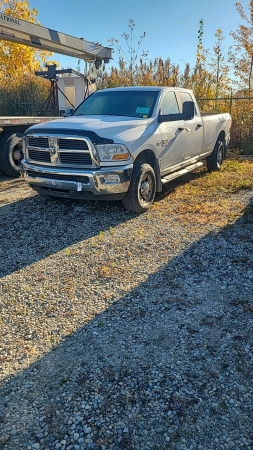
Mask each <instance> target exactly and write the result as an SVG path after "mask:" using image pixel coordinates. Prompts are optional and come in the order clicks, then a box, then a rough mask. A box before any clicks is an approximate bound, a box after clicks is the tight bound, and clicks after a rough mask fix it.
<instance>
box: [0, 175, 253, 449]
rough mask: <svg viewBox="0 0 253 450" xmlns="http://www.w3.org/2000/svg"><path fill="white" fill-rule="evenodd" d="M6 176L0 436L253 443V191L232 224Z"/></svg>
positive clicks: (169, 203) (149, 444)
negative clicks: (71, 195) (59, 193)
mask: <svg viewBox="0 0 253 450" xmlns="http://www.w3.org/2000/svg"><path fill="white" fill-rule="evenodd" d="M0 183H1V186H0V187H1V189H0V206H1V207H0V226H1V228H0V246H1V259H0V264H1V269H0V274H1V279H0V295H1V304H0V327H1V342H0V362H1V367H0V380H1V384H0V386H1V387H0V449H1V448H4V449H5V450H23V449H27V450H28V449H30V450H36V449H37V450H51V449H52V450H53V449H59V450H84V449H89V448H90V449H99V448H101V449H103V450H107V449H112V450H116V449H119V450H120V449H122V450H123V449H126V450H128V449H134V450H135V449H136V450H138V449H140V450H142V449H150V450H155V449H161V450H167V449H177V450H181V449H182V450H190V449H193V450H198V449H199V450H200V449H203V450H209V449H210V450H214V449H217V450H220V449H235V450H236V449H243V450H246V449H247V450H248V449H252V448H253V419H252V418H253V383H252V381H253V371H252V364H253V347H252V342H253V338H252V325H253V296H252V288H253V256H252V255H253V217H252V209H253V205H252V204H251V198H252V195H253V191H250V190H248V191H242V192H239V193H237V194H230V196H228V198H227V201H228V202H230V203H231V208H232V207H233V204H235V205H238V202H240V203H241V205H242V207H241V211H240V212H239V214H238V215H237V217H236V218H235V219H234V220H233V222H231V223H230V224H229V225H228V226H225V227H222V226H218V225H217V222H211V223H207V224H199V223H191V222H187V221H185V220H182V212H181V211H180V214H179V213H178V212H177V207H176V201H175V200H173V194H171V195H167V196H165V197H163V198H161V199H158V201H157V203H156V204H155V207H154V208H153V209H152V210H151V211H149V212H148V213H146V214H144V215H142V216H134V215H132V214H130V213H127V212H126V211H125V210H124V209H123V207H122V206H121V203H111V204H110V203H96V202H94V203H88V202H87V203H86V202H84V203H79V202H71V201H57V200H56V201H52V202H50V201H46V200H44V199H41V198H39V197H38V196H37V195H35V194H34V193H33V192H32V191H31V190H30V189H29V188H28V187H27V186H26V185H25V184H24V183H23V182H22V181H21V180H9V181H5V180H4V179H2V180H0ZM224 195H226V194H224ZM232 209H233V208H232ZM199 214H201V212H200V213H199Z"/></svg>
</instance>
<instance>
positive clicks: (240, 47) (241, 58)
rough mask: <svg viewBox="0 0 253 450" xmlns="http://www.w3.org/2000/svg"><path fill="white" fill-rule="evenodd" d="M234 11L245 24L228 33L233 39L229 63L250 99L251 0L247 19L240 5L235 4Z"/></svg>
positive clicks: (252, 60)
mask: <svg viewBox="0 0 253 450" xmlns="http://www.w3.org/2000/svg"><path fill="white" fill-rule="evenodd" d="M236 9H237V11H238V13H239V15H240V17H241V19H242V20H243V21H244V22H246V24H242V25H239V28H238V29H237V30H236V31H232V32H231V33H230V34H231V36H232V37H233V39H234V51H233V53H232V52H231V54H230V61H231V62H232V64H233V66H234V72H235V75H236V77H238V79H239V80H240V81H241V84H242V86H247V88H248V95H249V97H250V96H251V81H252V74H253V0H250V2H249V17H248V16H247V15H246V13H245V10H244V8H243V6H242V4H241V3H239V2H237V3H236Z"/></svg>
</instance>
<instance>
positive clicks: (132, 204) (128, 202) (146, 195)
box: [122, 162, 156, 214]
mask: <svg viewBox="0 0 253 450" xmlns="http://www.w3.org/2000/svg"><path fill="white" fill-rule="evenodd" d="M155 193H156V176H155V172H154V170H153V168H152V167H151V166H150V165H149V164H141V163H138V162H137V163H136V164H135V165H134V169H133V174H132V180H131V184H130V187H129V190H128V192H127V195H126V196H125V197H124V198H123V200H122V202H123V205H124V206H125V208H126V209H127V210H128V211H131V212H134V213H138V214H142V213H143V212H145V211H147V210H148V209H149V208H150V207H151V206H152V205H153V203H154V198H155Z"/></svg>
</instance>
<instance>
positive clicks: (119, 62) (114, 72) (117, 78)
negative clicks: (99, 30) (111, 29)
mask: <svg viewBox="0 0 253 450" xmlns="http://www.w3.org/2000/svg"><path fill="white" fill-rule="evenodd" d="M128 28H129V32H128V33H126V32H123V33H122V35H121V37H122V38H123V40H124V43H123V45H122V44H121V43H120V42H119V40H118V39H116V38H111V39H108V42H109V44H110V45H111V46H112V47H113V49H114V53H115V54H116V55H117V56H116V58H113V59H114V61H115V63H116V66H112V67H111V69H109V72H105V71H103V72H101V74H100V79H99V80H98V85H99V86H100V87H112V86H118V85H121V86H132V85H136V84H137V78H139V77H138V74H139V69H140V66H142V65H143V63H145V60H146V58H147V55H148V52H147V51H144V50H142V51H141V50H140V47H141V44H142V41H143V39H144V38H145V36H146V33H145V31H144V32H143V33H142V35H141V36H140V37H139V39H138V41H137V44H135V36H134V32H135V28H136V25H135V22H134V20H133V19H129V21H128Z"/></svg>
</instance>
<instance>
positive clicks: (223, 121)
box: [22, 86, 231, 213]
mask: <svg viewBox="0 0 253 450" xmlns="http://www.w3.org/2000/svg"><path fill="white" fill-rule="evenodd" d="M230 127H231V117H230V115H229V114H228V113H224V114H207V115H204V116H203V115H201V114H200V111H199V107H198V104H197V102H196V99H195V97H194V94H193V92H192V91H190V90H188V89H183V88H173V87H160V86H151V87H146V86H145V87H143V86H142V87H138V86H136V87H120V88H112V89H104V90H100V91H97V92H95V93H93V94H92V95H90V96H89V97H88V98H87V99H86V100H84V101H83V102H82V103H81V104H80V105H79V106H78V107H77V108H76V109H75V110H74V111H73V112H72V114H71V116H69V117H66V118H64V119H62V118H61V119H56V120H53V121H50V122H47V123H42V124H38V125H34V126H32V127H30V128H28V129H27V130H26V131H25V134H24V138H23V151H24V159H23V161H22V164H23V169H24V177H25V180H26V181H27V183H29V185H30V186H31V187H32V188H33V189H35V190H36V191H37V192H38V193H39V194H41V195H43V196H46V197H51V196H54V197H65V198H79V199H82V198H83V199H104V200H110V199H111V200H114V199H121V200H122V201H123V204H124V206H125V207H126V208H127V209H128V210H129V211H133V212H136V213H142V212H144V211H146V210H147V209H148V208H150V207H151V205H152V204H153V202H154V198H155V194H156V192H161V191H162V188H163V184H164V183H168V182H169V181H171V180H173V179H174V178H177V177H179V176H181V175H183V174H185V173H187V172H189V171H193V170H195V169H196V168H198V167H200V166H201V165H203V163H204V162H206V165H207V169H208V170H209V171H213V170H219V169H220V167H221V164H222V162H223V160H224V158H225V156H226V149H227V147H228V144H229V139H230Z"/></svg>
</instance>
